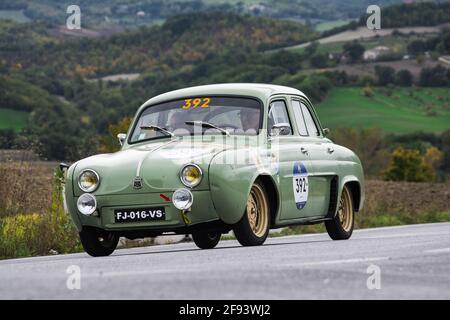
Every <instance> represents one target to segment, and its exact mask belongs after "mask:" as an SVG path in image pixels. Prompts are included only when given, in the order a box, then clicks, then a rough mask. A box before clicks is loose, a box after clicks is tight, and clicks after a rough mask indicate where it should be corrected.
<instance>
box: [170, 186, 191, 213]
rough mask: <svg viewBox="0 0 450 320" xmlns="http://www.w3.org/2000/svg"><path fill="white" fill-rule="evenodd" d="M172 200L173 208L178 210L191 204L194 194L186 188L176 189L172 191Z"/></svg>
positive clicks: (185, 208) (187, 207) (184, 208)
mask: <svg viewBox="0 0 450 320" xmlns="http://www.w3.org/2000/svg"><path fill="white" fill-rule="evenodd" d="M172 202H173V205H174V206H175V208H177V209H179V210H187V209H189V208H190V207H191V206H192V203H193V202H194V196H193V195H192V193H191V192H190V191H189V190H188V189H186V188H181V189H177V190H175V192H174V193H173V196H172Z"/></svg>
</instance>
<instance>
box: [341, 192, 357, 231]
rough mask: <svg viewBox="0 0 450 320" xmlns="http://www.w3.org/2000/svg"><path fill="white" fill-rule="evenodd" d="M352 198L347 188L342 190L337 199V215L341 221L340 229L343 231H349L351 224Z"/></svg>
mask: <svg viewBox="0 0 450 320" xmlns="http://www.w3.org/2000/svg"><path fill="white" fill-rule="evenodd" d="M351 201H352V199H351V197H350V193H349V192H348V190H347V188H344V190H342V196H341V200H340V201H339V209H338V216H339V221H340V222H341V226H342V229H344V231H345V232H349V231H350V230H351V228H352V225H353V209H352V202H351Z"/></svg>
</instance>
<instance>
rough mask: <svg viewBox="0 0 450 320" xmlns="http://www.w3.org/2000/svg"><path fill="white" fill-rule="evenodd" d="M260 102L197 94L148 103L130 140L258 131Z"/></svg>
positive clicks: (254, 132) (252, 132) (253, 133)
mask: <svg viewBox="0 0 450 320" xmlns="http://www.w3.org/2000/svg"><path fill="white" fill-rule="evenodd" d="M260 123H261V104H260V102H259V101H258V100H256V99H252V98H240V97H239V98H238V97H195V98H186V99H180V100H176V101H170V102H165V103H161V104H157V105H153V106H149V107H147V108H146V109H145V110H144V111H143V112H142V113H141V114H140V116H139V118H138V120H137V121H136V124H135V126H134V129H133V132H132V134H131V138H130V143H135V142H139V141H143V140H148V139H154V138H160V137H167V136H171V135H172V134H173V135H175V136H183V135H193V134H194V132H195V134H197V133H200V134H245V135H255V134H257V132H258V130H259V129H260Z"/></svg>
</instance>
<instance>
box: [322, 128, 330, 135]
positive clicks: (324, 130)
mask: <svg viewBox="0 0 450 320" xmlns="http://www.w3.org/2000/svg"><path fill="white" fill-rule="evenodd" d="M322 131H323V135H324V136H325V137H326V136H327V135H329V134H330V129H328V128H323V130H322Z"/></svg>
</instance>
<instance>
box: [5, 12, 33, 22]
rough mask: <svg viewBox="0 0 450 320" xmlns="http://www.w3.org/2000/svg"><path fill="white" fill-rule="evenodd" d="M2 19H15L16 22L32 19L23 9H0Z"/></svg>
mask: <svg viewBox="0 0 450 320" xmlns="http://www.w3.org/2000/svg"><path fill="white" fill-rule="evenodd" d="M0 19H7V20H13V21H16V22H28V21H31V20H30V19H29V18H27V17H26V16H25V15H24V14H23V11H22V10H0Z"/></svg>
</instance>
